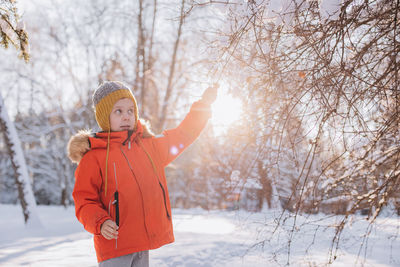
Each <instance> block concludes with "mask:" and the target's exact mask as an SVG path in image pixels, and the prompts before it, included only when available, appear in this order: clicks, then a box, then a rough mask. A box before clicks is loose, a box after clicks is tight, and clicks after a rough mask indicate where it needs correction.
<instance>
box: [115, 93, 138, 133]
mask: <svg viewBox="0 0 400 267" xmlns="http://www.w3.org/2000/svg"><path fill="white" fill-rule="evenodd" d="M110 125H111V131H114V132H118V131H125V130H133V128H134V126H135V107H134V104H133V101H132V100H131V99H129V98H122V99H120V100H118V101H117V102H115V104H114V106H113V108H112V110H111V114H110Z"/></svg>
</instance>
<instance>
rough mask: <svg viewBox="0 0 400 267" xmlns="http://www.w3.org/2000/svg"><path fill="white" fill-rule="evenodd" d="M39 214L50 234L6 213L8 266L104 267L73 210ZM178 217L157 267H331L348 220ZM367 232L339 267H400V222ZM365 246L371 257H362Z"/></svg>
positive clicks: (352, 242)
mask: <svg viewBox="0 0 400 267" xmlns="http://www.w3.org/2000/svg"><path fill="white" fill-rule="evenodd" d="M38 212H39V216H40V218H41V220H42V222H43V224H44V226H43V228H41V229H28V228H26V227H25V226H24V224H23V218H22V212H21V209H20V207H19V206H13V205H0V214H1V217H0V266H41V267H42V266H97V263H96V258H95V252H94V248H93V244H92V237H91V235H90V234H88V233H86V232H85V231H84V230H83V228H82V227H81V225H80V224H79V222H77V221H76V219H75V216H74V209H73V207H70V208H68V209H64V208H63V207H58V206H46V207H44V206H39V207H38ZM173 214H174V226H175V228H174V229H175V238H176V241H175V243H173V244H170V245H167V246H164V247H162V248H160V249H157V250H154V251H151V252H150V265H151V266H196V267H197V266H230V267H233V266H283V265H286V264H287V262H288V259H289V263H290V265H291V266H326V265H327V264H326V263H327V260H328V258H329V249H330V247H331V242H332V237H333V235H334V226H335V225H337V224H338V222H339V221H340V219H341V217H340V216H324V215H322V214H320V215H311V216H306V217H303V216H298V217H297V218H296V227H293V223H294V220H295V218H294V217H293V216H290V215H289V214H287V213H285V214H283V216H282V217H281V220H279V218H280V215H281V213H280V211H277V210H266V211H265V212H262V213H247V212H242V211H240V212H228V211H211V212H209V211H204V210H201V209H191V210H174V211H173ZM277 222H280V223H279V224H277ZM277 225H279V226H277ZM367 227H368V221H366V220H365V217H361V216H360V217H358V216H355V217H354V218H353V221H352V222H351V224H349V226H348V227H347V228H345V230H344V232H343V233H342V235H341V237H340V240H341V243H340V244H339V247H340V249H339V250H338V251H337V259H336V260H335V261H334V263H333V264H332V265H331V266H400V253H398V252H399V251H400V239H399V237H398V234H399V229H400V220H399V218H398V217H397V216H392V217H382V218H379V219H378V221H377V225H376V226H375V227H373V228H372V229H370V230H371V232H370V234H369V239H368V240H364V235H365V233H366V230H368V229H367ZM289 239H291V240H292V242H291V243H290V249H289V245H288V240H289ZM363 240H364V244H365V245H366V249H365V246H364V247H361V250H360V246H361V244H362V242H363ZM263 241H264V242H263ZM257 244H258V245H257ZM289 256H290V257H289Z"/></svg>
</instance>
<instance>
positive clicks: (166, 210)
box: [121, 145, 171, 220]
mask: <svg viewBox="0 0 400 267" xmlns="http://www.w3.org/2000/svg"><path fill="white" fill-rule="evenodd" d="M141 148H142V149H143V150H144V151H145V153H146V155H147V157H149V160H150V162H151V164H152V166H153V171H154V173H155V175H156V176H157V180H158V184H159V185H160V187H161V190H162V193H163V198H164V208H165V212H166V213H167V218H168V219H169V220H171V215H170V214H169V211H168V207H167V197H166V193H165V189H164V186H163V185H162V183H161V181H160V178H159V177H158V173H157V172H156V170H155V169H154V168H155V167H154V165H153V164H154V163H153V161H152V159H151V158H150V156H149V154H148V153H147V151H146V150H145V149H144V147H143V146H142V145H141ZM121 152H122V154H123V155H124V157H125V159H126V161H127V162H128V166H129V168H130V169H131V172H132V173H133V175H135V174H134V172H133V169H132V166H131V164H130V162H129V160H128V157H127V156H126V155H125V152H124V151H123V149H122V147H121Z"/></svg>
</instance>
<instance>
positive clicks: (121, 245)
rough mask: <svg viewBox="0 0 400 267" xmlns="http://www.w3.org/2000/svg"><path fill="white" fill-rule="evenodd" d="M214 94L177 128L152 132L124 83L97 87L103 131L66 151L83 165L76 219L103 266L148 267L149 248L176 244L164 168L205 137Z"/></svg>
mask: <svg viewBox="0 0 400 267" xmlns="http://www.w3.org/2000/svg"><path fill="white" fill-rule="evenodd" d="M216 96H217V86H213V87H210V88H208V89H207V90H206V91H205V92H204V93H203V96H202V98H201V99H200V100H199V101H197V102H194V103H193V104H192V106H191V108H190V111H189V113H188V114H187V115H186V117H185V119H184V120H183V121H182V122H181V123H180V124H179V126H178V127H177V128H175V129H171V130H166V131H164V132H163V133H162V135H160V136H154V134H152V133H151V131H150V130H149V127H148V126H147V125H146V124H145V123H144V122H143V121H141V120H139V115H138V108H137V104H136V100H135V97H134V96H133V94H132V93H131V91H130V90H129V88H128V87H127V86H126V85H124V84H123V83H121V82H114V81H111V82H105V83H103V84H102V85H100V86H99V87H98V88H97V90H96V91H95V93H94V95H93V104H94V108H95V116H96V121H97V123H98V125H99V126H100V128H101V129H102V132H99V133H95V134H91V133H90V132H87V131H80V132H78V134H76V135H74V136H73V137H71V139H70V141H69V143H68V154H69V157H70V159H71V160H72V161H73V162H76V163H79V165H78V168H77V169H76V172H75V178H76V180H75V187H74V190H73V193H72V196H73V198H74V202H75V211H76V217H77V218H78V220H79V221H80V222H81V223H82V224H83V226H84V228H85V229H86V230H87V231H89V232H90V233H92V234H93V235H94V246H95V249H96V255H97V260H98V262H99V266H148V265H149V254H148V251H149V250H150V249H156V248H159V247H161V246H163V245H165V244H168V243H171V242H173V241H174V234H173V229H172V221H171V206H170V201H169V195H168V188H167V182H166V178H165V172H164V168H165V167H166V166H167V165H168V164H169V163H170V162H172V161H173V160H174V159H175V158H176V157H178V156H179V154H181V153H182V151H183V150H184V149H186V148H187V147H188V146H189V145H190V144H191V143H192V142H193V141H194V140H195V139H196V138H197V137H198V136H199V134H200V133H201V131H202V129H203V128H204V127H205V126H206V124H207V121H208V119H209V118H210V117H211V110H210V105H211V104H212V103H213V102H214V101H215V99H216Z"/></svg>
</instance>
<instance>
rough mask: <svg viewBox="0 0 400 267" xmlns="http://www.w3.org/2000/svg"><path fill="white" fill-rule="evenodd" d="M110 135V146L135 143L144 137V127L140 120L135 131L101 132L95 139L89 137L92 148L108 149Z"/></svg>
mask: <svg viewBox="0 0 400 267" xmlns="http://www.w3.org/2000/svg"><path fill="white" fill-rule="evenodd" d="M108 134H110V144H114V143H117V144H123V145H125V143H127V142H133V141H135V140H136V139H137V138H141V137H142V136H143V126H142V124H141V123H140V121H139V120H138V122H137V127H136V130H135V131H132V130H126V131H120V132H110V133H108V132H99V133H96V134H95V135H94V137H89V142H90V148H91V149H94V148H107V139H108Z"/></svg>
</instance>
